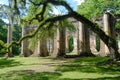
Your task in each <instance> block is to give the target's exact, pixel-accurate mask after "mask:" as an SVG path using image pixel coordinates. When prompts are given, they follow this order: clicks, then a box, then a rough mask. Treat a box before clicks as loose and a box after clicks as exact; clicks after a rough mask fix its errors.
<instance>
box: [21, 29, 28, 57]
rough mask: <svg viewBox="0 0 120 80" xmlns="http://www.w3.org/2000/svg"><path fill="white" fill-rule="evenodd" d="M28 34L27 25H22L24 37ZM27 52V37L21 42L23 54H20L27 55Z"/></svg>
mask: <svg viewBox="0 0 120 80" xmlns="http://www.w3.org/2000/svg"><path fill="white" fill-rule="evenodd" d="M25 34H26V27H22V37H23V36H24V35H25ZM25 54H27V39H24V40H23V41H22V43H21V54H20V56H25Z"/></svg>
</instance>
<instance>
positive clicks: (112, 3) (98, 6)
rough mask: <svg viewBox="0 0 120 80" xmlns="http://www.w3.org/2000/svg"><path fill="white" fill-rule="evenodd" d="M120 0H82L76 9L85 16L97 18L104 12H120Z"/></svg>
mask: <svg viewBox="0 0 120 80" xmlns="http://www.w3.org/2000/svg"><path fill="white" fill-rule="evenodd" d="M119 4H120V0H84V2H83V3H82V4H81V5H79V6H78V8H77V11H78V12H79V13H80V14H82V15H84V16H86V17H87V18H93V17H94V18H98V17H100V16H102V15H103V13H105V12H110V13H112V14H120V5H119Z"/></svg>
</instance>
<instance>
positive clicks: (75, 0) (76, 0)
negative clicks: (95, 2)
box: [0, 0, 84, 22]
mask: <svg viewBox="0 0 120 80" xmlns="http://www.w3.org/2000/svg"><path fill="white" fill-rule="evenodd" d="M66 1H67V3H68V4H69V5H70V6H71V7H72V8H73V10H75V11H76V10H77V6H78V5H80V4H81V3H82V2H83V1H84V0H66ZM0 4H8V0H0ZM58 9H59V10H60V11H58ZM64 10H65V9H64V8H63V7H59V8H56V7H53V13H54V14H57V15H58V14H61V13H62V12H64ZM4 21H5V22H7V21H6V20H4Z"/></svg>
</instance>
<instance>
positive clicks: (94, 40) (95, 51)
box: [90, 31, 97, 53]
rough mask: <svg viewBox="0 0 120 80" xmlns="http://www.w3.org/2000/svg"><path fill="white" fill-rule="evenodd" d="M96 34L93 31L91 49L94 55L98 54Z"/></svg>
mask: <svg viewBox="0 0 120 80" xmlns="http://www.w3.org/2000/svg"><path fill="white" fill-rule="evenodd" d="M96 46H97V45H96V34H95V33H93V32H92V31H91V35H90V49H91V52H92V53H97V49H96Z"/></svg>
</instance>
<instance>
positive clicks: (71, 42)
mask: <svg viewBox="0 0 120 80" xmlns="http://www.w3.org/2000/svg"><path fill="white" fill-rule="evenodd" d="M73 42H74V41H73V36H69V37H68V48H69V49H68V50H69V52H72V50H73V48H74V47H73V45H74V43H73Z"/></svg>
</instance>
